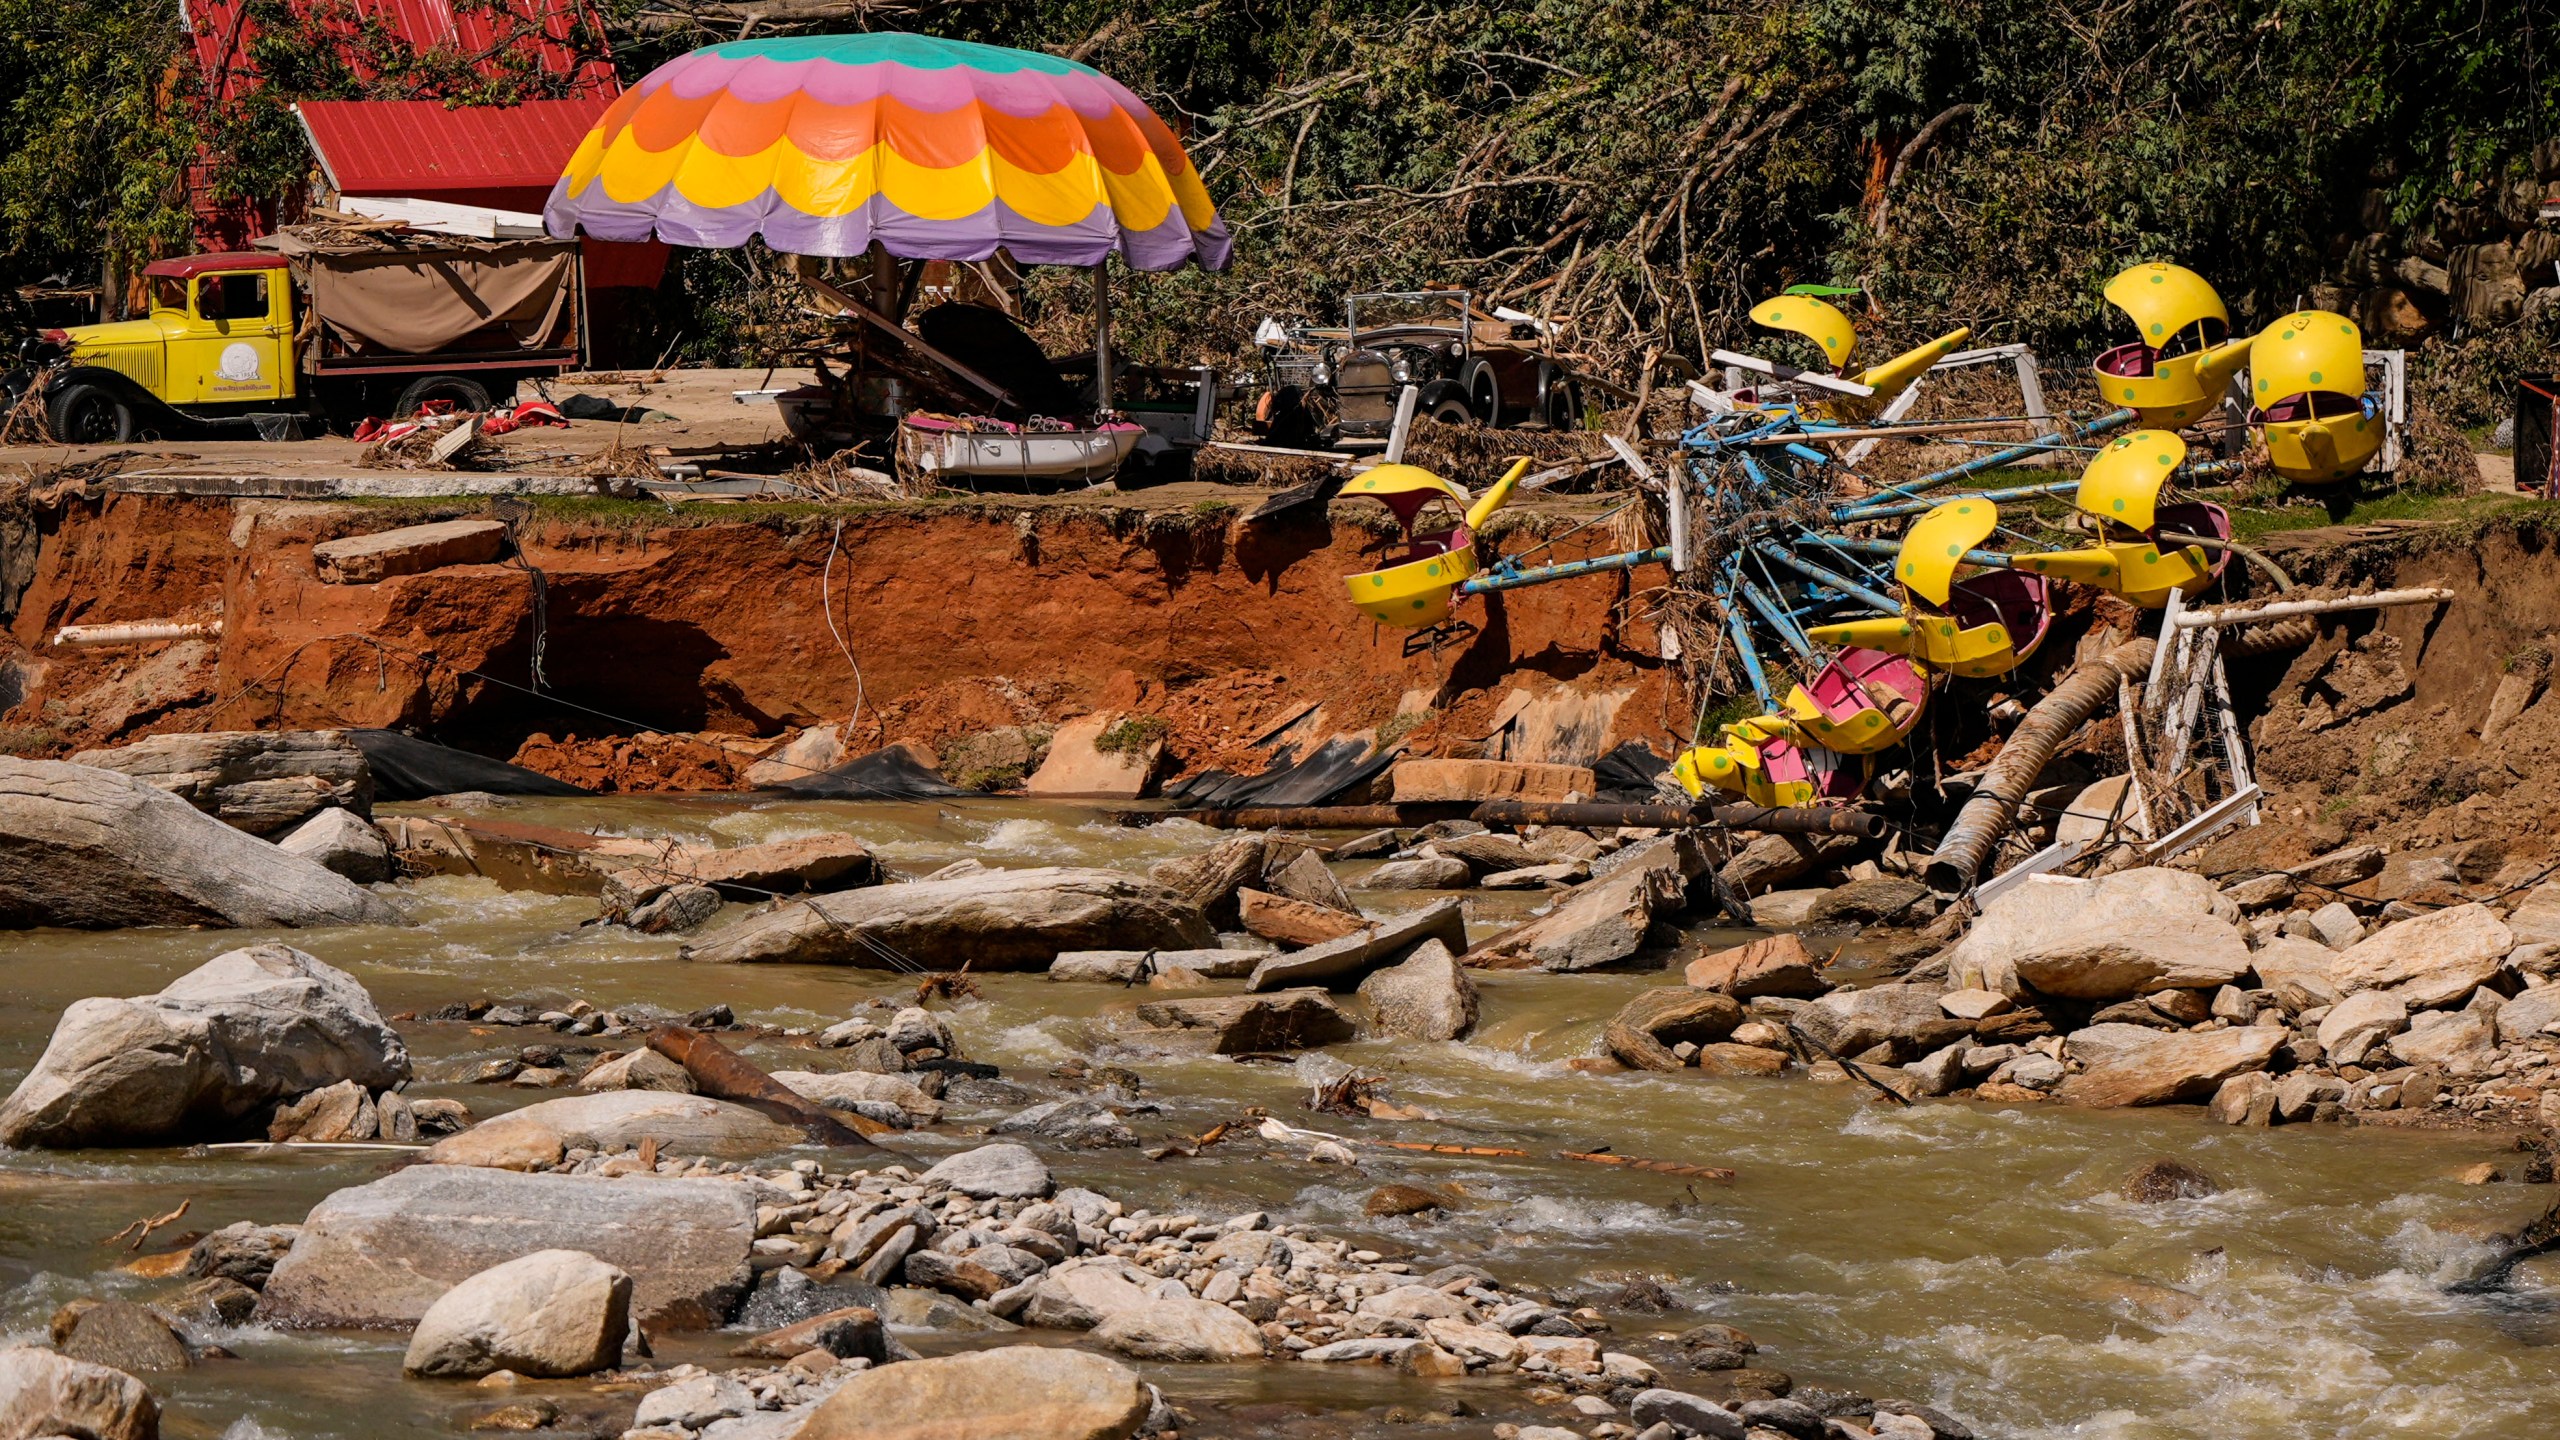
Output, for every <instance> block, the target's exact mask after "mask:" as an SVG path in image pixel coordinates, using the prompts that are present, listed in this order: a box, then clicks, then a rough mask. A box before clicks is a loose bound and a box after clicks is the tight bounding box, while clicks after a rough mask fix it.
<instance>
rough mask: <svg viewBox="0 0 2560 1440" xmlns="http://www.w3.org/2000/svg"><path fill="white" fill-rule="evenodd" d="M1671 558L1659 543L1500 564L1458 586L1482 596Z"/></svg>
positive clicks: (1659, 562)
mask: <svg viewBox="0 0 2560 1440" xmlns="http://www.w3.org/2000/svg"><path fill="white" fill-rule="evenodd" d="M1670 560H1671V547H1670V546H1668V545H1657V546H1655V547H1653V548H1652V549H1650V550H1628V551H1623V552H1621V553H1619V554H1616V555H1594V556H1592V557H1591V558H1590V559H1588V560H1566V561H1562V562H1560V563H1558V564H1554V565H1539V566H1534V567H1532V568H1530V569H1527V570H1512V569H1506V568H1504V567H1502V566H1500V565H1497V566H1495V567H1494V568H1493V569H1490V570H1485V571H1482V572H1480V573H1478V574H1477V575H1475V576H1474V577H1472V578H1471V579H1469V580H1468V581H1467V582H1466V583H1465V584H1463V585H1460V586H1459V587H1458V591H1459V593H1460V594H1464V595H1482V594H1485V593H1486V592H1488V591H1492V590H1516V589H1518V588H1519V587H1521V586H1523V585H1543V584H1545V583H1546V582H1548V581H1550V580H1570V579H1572V578H1573V577H1574V576H1576V575H1597V574H1599V573H1601V572H1603V571H1607V570H1633V569H1634V568H1636V567H1637V566H1639V565H1664V564H1669V563H1670Z"/></svg>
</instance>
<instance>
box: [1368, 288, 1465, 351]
mask: <svg viewBox="0 0 2560 1440" xmlns="http://www.w3.org/2000/svg"><path fill="white" fill-rule="evenodd" d="M1379 301H1384V302H1388V304H1389V305H1390V306H1393V305H1395V304H1396V303H1398V302H1401V303H1402V304H1403V305H1405V306H1407V307H1409V308H1407V309H1404V310H1401V311H1398V310H1393V309H1391V310H1390V312H1389V313H1390V314H1391V315H1392V316H1393V318H1391V319H1388V320H1385V321H1371V322H1369V323H1366V324H1364V323H1363V322H1362V320H1361V318H1360V310H1361V307H1362V305H1363V303H1364V302H1379ZM1433 302H1447V305H1448V309H1447V313H1446V314H1434V313H1432V312H1433V309H1434V308H1435V307H1434V305H1433ZM1376 308H1377V307H1376V305H1375V304H1374V303H1372V305H1371V309H1372V313H1375V311H1376ZM1474 313H1475V292H1473V291H1471V290H1376V291H1370V292H1367V293H1365V294H1360V295H1354V296H1352V297H1351V298H1350V299H1348V300H1346V301H1344V302H1343V306H1342V318H1343V328H1344V329H1346V330H1348V331H1349V332H1350V338H1351V343H1352V344H1353V345H1355V346H1356V345H1358V344H1359V343H1360V337H1361V334H1362V333H1363V332H1364V331H1365V332H1367V333H1369V334H1373V335H1376V334H1386V333H1388V332H1391V331H1398V330H1430V331H1443V332H1446V333H1447V334H1449V335H1450V336H1452V337H1453V338H1456V339H1459V340H1464V339H1465V338H1466V336H1467V322H1468V320H1469V319H1470V318H1472V316H1473V315H1474Z"/></svg>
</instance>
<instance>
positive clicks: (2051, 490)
mask: <svg viewBox="0 0 2560 1440" xmlns="http://www.w3.org/2000/svg"><path fill="white" fill-rule="evenodd" d="M2239 468H2240V465H2239V462H2237V461H2233V460H2205V461H2201V462H2199V463H2197V464H2194V465H2183V466H2180V467H2179V468H2178V470H2177V471H2176V472H2175V473H2174V474H2172V475H2170V477H2169V479H2170V480H2171V482H2173V483H2174V482H2176V481H2181V480H2189V481H2192V480H2209V479H2213V478H2215V477H2217V476H2221V475H2228V474H2230V473H2232V472H2233V471H2236V470H2238V469H2239ZM2079 488H2080V482H2079V481H2078V480H2053V481H2048V482H2046V483H2045V484H2042V485H2020V486H2017V487H2015V488H2013V489H2008V490H1967V491H1964V492H1962V493H1960V494H1955V495H1941V496H1938V497H1937V498H1935V499H1932V500H1905V501H1902V502H1900V503H1899V504H1891V505H1879V504H1876V503H1874V502H1873V501H1872V500H1862V501H1859V502H1857V503H1855V504H1851V505H1845V506H1842V507H1841V508H1840V509H1837V510H1834V511H1832V512H1831V518H1832V519H1834V520H1837V521H1840V522H1842V523H1843V524H1846V523H1848V522H1850V521H1853V520H1885V519H1890V518H1892V517H1894V516H1897V515H1917V514H1919V513H1920V512H1922V511H1924V510H1934V509H1936V508H1937V507H1939V506H1941V505H1949V504H1953V503H1954V502H1956V501H1958V500H1988V501H1990V502H1991V503H1992V504H1994V505H2005V504H2007V503H2008V502H2010V501H2012V500H2031V499H2033V498H2035V497H2036V496H2038V495H2068V494H2070V493H2072V492H2073V491H2075V490H2078V489H2079ZM1888 493H1890V492H1888Z"/></svg>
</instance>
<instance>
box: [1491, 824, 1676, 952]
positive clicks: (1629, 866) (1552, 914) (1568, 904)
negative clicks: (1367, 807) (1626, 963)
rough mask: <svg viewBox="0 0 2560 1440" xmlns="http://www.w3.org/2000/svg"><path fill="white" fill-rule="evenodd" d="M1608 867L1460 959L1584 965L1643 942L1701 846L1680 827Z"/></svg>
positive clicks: (1666, 911)
mask: <svg viewBox="0 0 2560 1440" xmlns="http://www.w3.org/2000/svg"><path fill="white" fill-rule="evenodd" d="M1611 858H1612V859H1613V860H1617V864H1616V865H1615V867H1614V868H1612V869H1611V870H1610V871H1609V873H1608V874H1606V875H1602V876H1600V877H1599V878H1597V879H1595V880H1592V881H1590V882H1588V883H1587V884H1585V885H1583V886H1582V887H1581V888H1579V889H1577V890H1574V891H1572V892H1571V893H1570V894H1568V895H1567V896H1566V897H1565V898H1564V899H1563V900H1562V901H1560V902H1558V903H1557V905H1556V907H1555V908H1554V909H1553V910H1550V911H1548V912H1547V913H1546V914H1544V915H1541V916H1539V917H1538V918H1537V919H1535V920H1532V921H1530V922H1529V923H1528V924H1526V925H1522V926H1518V927H1517V928H1514V929H1511V930H1506V931H1504V932H1503V933H1501V934H1499V935H1496V936H1494V937H1493V938H1492V939H1490V940H1487V941H1486V942H1484V943H1483V944H1481V945H1478V946H1477V947H1476V948H1475V949H1473V950H1470V951H1468V952H1467V954H1466V957H1465V958H1466V963H1468V964H1469V965H1477V966H1492V967H1497V968H1509V969H1538V970H1554V971H1575V970H1591V969H1596V968H1598V967H1599V966H1602V965H1612V964H1615V963H1617V962H1618V961H1621V960H1624V959H1627V958H1628V957H1629V956H1632V955H1634V954H1635V953H1636V952H1637V951H1638V950H1640V949H1642V948H1644V942H1645V936H1646V934H1647V933H1648V932H1649V931H1651V930H1652V928H1653V922H1654V921H1655V920H1657V919H1667V918H1669V917H1670V916H1671V915H1674V914H1677V913H1678V912H1679V910H1680V907H1681V905H1682V904H1683V903H1684V902H1685V900H1686V898H1687V895H1688V889H1689V882H1690V881H1691V880H1694V879H1696V878H1697V877H1698V876H1700V875H1703V874H1705V873H1706V870H1707V864H1708V861H1707V854H1706V850H1705V847H1704V846H1702V845H1700V844H1699V843H1698V841H1697V839H1696V838H1695V837H1694V836H1691V835H1689V834H1686V833H1683V834H1679V835H1672V836H1666V837H1664V838H1663V839H1660V840H1655V841H1651V842H1649V843H1647V844H1645V845H1644V846H1642V847H1641V848H1639V849H1637V850H1634V851H1632V852H1627V853H1626V854H1625V858H1624V859H1619V858H1618V857H1616V856H1612V857H1611Z"/></svg>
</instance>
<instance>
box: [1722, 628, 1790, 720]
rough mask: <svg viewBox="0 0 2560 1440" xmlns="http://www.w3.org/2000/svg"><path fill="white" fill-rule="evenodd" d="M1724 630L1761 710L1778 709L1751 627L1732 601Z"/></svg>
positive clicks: (1776, 698) (1776, 699)
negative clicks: (1749, 679) (1731, 638)
mask: <svg viewBox="0 0 2560 1440" xmlns="http://www.w3.org/2000/svg"><path fill="white" fill-rule="evenodd" d="M1724 628H1725V631H1726V633H1728V634H1730V635H1731V636H1732V637H1733V649H1734V654H1735V655H1736V656H1738V657H1739V658H1740V659H1741V661H1742V673H1743V674H1745V675H1747V676H1749V677H1750V678H1751V693H1752V694H1753V695H1756V696H1758V697H1759V699H1760V708H1761V709H1763V710H1775V709H1777V708H1778V697H1777V696H1776V695H1775V694H1774V693H1772V692H1771V691H1770V689H1769V672H1768V671H1767V670H1764V669H1762V668H1761V666H1760V650H1759V647H1757V646H1755V645H1753V644H1752V643H1751V626H1750V625H1749V624H1747V623H1746V622H1745V621H1744V620H1743V618H1742V612H1741V611H1739V610H1736V609H1735V608H1733V606H1732V604H1731V603H1730V601H1728V602H1727V604H1726V605H1725V609H1724Z"/></svg>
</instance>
